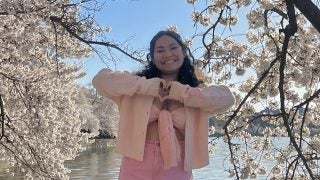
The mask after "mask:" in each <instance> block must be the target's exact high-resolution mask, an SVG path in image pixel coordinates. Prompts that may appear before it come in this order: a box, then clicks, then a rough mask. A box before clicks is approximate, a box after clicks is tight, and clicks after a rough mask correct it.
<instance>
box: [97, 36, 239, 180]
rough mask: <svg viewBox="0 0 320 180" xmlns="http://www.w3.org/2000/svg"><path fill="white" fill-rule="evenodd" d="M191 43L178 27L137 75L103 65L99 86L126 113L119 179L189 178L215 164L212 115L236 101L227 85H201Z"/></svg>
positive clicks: (160, 40)
mask: <svg viewBox="0 0 320 180" xmlns="http://www.w3.org/2000/svg"><path fill="white" fill-rule="evenodd" d="M188 52H189V51H188V48H187V47H186V46H185V45H184V44H183V41H182V39H181V37H180V36H179V35H178V34H177V33H175V32H172V31H160V32H159V33H157V34H156V35H155V36H154V37H153V39H152V40H151V42H150V53H149V54H148V56H147V58H148V60H149V64H148V66H147V67H146V69H145V70H142V71H141V72H139V73H137V74H136V75H133V74H129V73H125V72H112V71H111V70H107V69H103V70H101V71H100V72H99V73H98V74H97V75H96V76H95V77H94V79H93V85H94V86H95V87H96V89H97V91H98V92H99V93H100V94H101V95H103V96H106V97H107V98H110V99H112V100H113V101H114V102H116V103H117V105H118V107H119V112H120V120H119V129H118V136H117V145H116V150H117V152H118V153H120V154H122V155H123V159H122V162H121V167H120V175H119V179H120V180H122V179H124V180H135V179H137V180H138V179H139V180H144V179H145V180H151V179H159V180H170V179H172V180H189V179H192V169H195V168H201V167H204V166H206V165H208V163H209V157H208V117H209V114H213V113H223V112H225V111H226V110H227V109H229V108H230V107H231V106H232V105H233V103H234V97H233V95H232V93H231V92H230V90H229V89H228V88H227V87H225V86H209V87H205V88H202V89H200V88H198V85H199V81H198V79H197V78H196V76H195V74H194V68H193V66H192V65H191V62H190V57H189V54H188Z"/></svg>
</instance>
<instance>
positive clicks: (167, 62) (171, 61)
mask: <svg viewBox="0 0 320 180" xmlns="http://www.w3.org/2000/svg"><path fill="white" fill-rule="evenodd" d="M173 62H174V60H169V61H166V62H164V63H163V64H169V63H173Z"/></svg>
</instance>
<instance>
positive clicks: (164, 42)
mask: <svg viewBox="0 0 320 180" xmlns="http://www.w3.org/2000/svg"><path fill="white" fill-rule="evenodd" d="M176 45H179V43H178V42H177V41H176V40H175V39H174V38H173V37H171V36H168V35H163V36H161V37H160V38H159V39H157V41H156V44H155V47H156V48H157V47H163V46H176Z"/></svg>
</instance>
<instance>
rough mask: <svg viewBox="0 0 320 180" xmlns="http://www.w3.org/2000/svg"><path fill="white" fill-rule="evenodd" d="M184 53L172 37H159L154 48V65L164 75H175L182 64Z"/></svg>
mask: <svg viewBox="0 0 320 180" xmlns="http://www.w3.org/2000/svg"><path fill="white" fill-rule="evenodd" d="M185 56H186V55H185V53H184V52H183V51H182V47H181V46H180V45H179V43H178V42H177V41H176V40H175V39H174V38H172V37H170V36H168V35H163V36H161V37H160V38H159V39H158V40H157V41H156V43H155V47H154V59H153V61H154V64H155V65H156V66H157V68H158V69H159V70H160V71H161V72H162V73H164V74H176V73H178V72H179V69H180V67H181V66H182V64H183V60H184V57H185Z"/></svg>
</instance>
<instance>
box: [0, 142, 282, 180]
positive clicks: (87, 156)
mask: <svg viewBox="0 0 320 180" xmlns="http://www.w3.org/2000/svg"><path fill="white" fill-rule="evenodd" d="M274 142H276V143H277V144H282V145H284V144H287V142H288V139H283V138H279V139H277V140H275V141H274ZM228 152H229V151H228V147H227V145H226V144H225V143H223V142H222V141H221V140H219V141H217V146H216V148H215V150H214V152H213V153H212V154H210V164H209V165H208V166H207V167H204V168H201V169H197V170H193V176H194V179H195V180H225V179H227V180H228V179H234V177H233V178H232V177H228V176H229V173H228V172H227V171H226V170H227V169H229V166H230V163H229V161H228V157H227V154H228ZM120 162H121V155H119V154H117V153H115V148H114V147H105V146H93V147H90V148H88V149H87V150H86V151H84V152H82V153H80V155H79V156H78V157H76V159H75V160H72V161H67V162H66V163H65V165H66V166H67V167H68V168H69V169H71V173H70V174H69V175H70V179H73V180H117V179H118V174H119V166H120ZM262 164H264V165H265V166H266V167H267V172H269V171H270V169H271V168H272V162H268V161H262ZM267 176H268V174H266V175H265V176H259V177H258V178H257V179H268V177H267ZM2 179H12V180H19V179H23V178H22V177H21V176H18V175H15V176H14V177H12V176H9V175H8V174H6V172H0V180H2Z"/></svg>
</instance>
